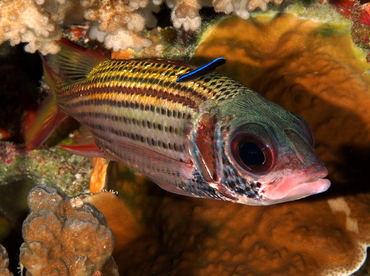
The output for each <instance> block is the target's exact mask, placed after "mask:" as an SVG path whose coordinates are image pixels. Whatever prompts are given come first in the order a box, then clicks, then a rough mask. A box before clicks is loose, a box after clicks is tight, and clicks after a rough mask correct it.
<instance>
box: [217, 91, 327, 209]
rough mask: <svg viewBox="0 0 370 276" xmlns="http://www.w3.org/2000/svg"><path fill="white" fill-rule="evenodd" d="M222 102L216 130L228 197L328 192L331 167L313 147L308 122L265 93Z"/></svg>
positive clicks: (246, 199) (268, 200)
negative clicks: (325, 163) (268, 98)
mask: <svg viewBox="0 0 370 276" xmlns="http://www.w3.org/2000/svg"><path fill="white" fill-rule="evenodd" d="M250 96H252V98H253V99H250V98H248V99H245V97H243V98H238V99H234V100H231V101H230V102H229V103H227V104H226V105H225V106H223V107H221V114H222V116H221V117H222V118H221V120H220V121H219V122H218V123H217V124H218V126H217V128H216V132H215V133H216V135H215V143H216V146H215V148H216V151H218V152H219V154H218V161H217V163H218V166H217V167H218V181H217V184H215V185H214V186H215V188H216V190H218V192H219V195H220V196H221V197H224V198H223V199H224V200H228V201H233V202H237V203H242V204H248V205H270V204H275V203H281V202H286V201H292V200H296V199H300V198H303V197H307V196H309V195H313V194H317V193H321V192H324V191H325V190H327V189H328V188H329V186H330V181H329V180H328V179H324V177H326V176H327V174H328V171H327V169H326V168H325V166H324V164H323V162H322V161H321V160H320V159H319V158H318V156H317V155H316V153H315V150H314V137H313V133H312V131H311V129H310V128H309V126H308V124H307V123H306V122H305V121H304V120H303V119H301V118H299V117H298V116H296V115H294V114H293V113H291V112H289V111H287V110H285V109H284V108H282V107H280V106H279V105H277V104H275V103H273V102H271V101H268V100H267V99H265V98H263V97H261V96H260V95H258V94H256V95H254V94H253V95H250Z"/></svg>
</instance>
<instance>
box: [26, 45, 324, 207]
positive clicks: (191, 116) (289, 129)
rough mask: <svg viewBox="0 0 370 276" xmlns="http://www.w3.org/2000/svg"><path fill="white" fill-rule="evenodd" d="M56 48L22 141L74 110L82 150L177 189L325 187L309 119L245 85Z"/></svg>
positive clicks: (249, 197) (268, 199) (280, 197)
mask: <svg viewBox="0 0 370 276" xmlns="http://www.w3.org/2000/svg"><path fill="white" fill-rule="evenodd" d="M61 48H62V50H61V52H60V53H58V54H57V55H54V56H51V57H50V58H49V59H48V61H47V62H46V63H44V68H45V76H46V80H47V82H48V83H49V85H50V87H51V90H52V96H51V97H52V99H51V100H50V101H49V103H47V104H45V106H46V107H45V108H43V109H44V110H41V112H40V119H39V120H38V121H37V123H36V124H35V127H34V128H32V129H31V131H30V134H29V135H28V139H27V146H28V148H30V149H32V148H35V147H37V146H39V144H41V143H42V142H43V141H44V140H45V139H46V137H47V135H48V134H49V133H50V132H51V131H52V130H53V129H54V128H55V125H56V124H58V123H59V122H60V121H61V120H63V119H64V118H65V117H66V116H72V117H73V118H75V119H76V120H78V121H79V122H80V123H81V124H82V125H83V126H85V127H86V128H88V129H89V131H90V132H91V134H92V137H93V140H94V144H95V145H96V146H97V150H90V149H89V150H87V151H85V152H83V150H81V151H80V153H82V154H84V155H88V156H95V155H99V156H104V157H105V158H108V159H110V160H115V161H118V162H120V163H123V164H125V165H127V166H128V167H130V168H131V169H133V170H136V171H138V172H140V173H143V174H144V175H146V176H147V177H149V178H150V179H151V180H153V181H154V182H155V183H157V184H158V185H159V186H161V187H162V188H164V189H166V190H168V191H170V192H173V193H177V194H182V195H187V196H193V197H202V198H213V199H219V200H226V201H231V202H236V203H242V204H248V205H269V204H274V203H279V202H284V201H290V200H295V199H298V198H302V197H306V196H308V195H311V194H315V193H320V192H323V191H325V190H326V189H327V188H328V187H329V186H330V182H329V180H327V179H323V178H324V177H325V176H326V175H327V170H326V168H325V167H324V165H323V163H322V162H321V161H320V160H319V159H318V157H317V156H316V154H315V151H314V144H313V143H314V142H313V136H312V132H311V130H310V129H309V127H308V126H307V124H306V123H305V122H304V121H303V120H302V119H300V118H298V117H297V116H296V115H294V114H292V113H290V112H289V111H287V110H285V109H283V108H282V107H280V106H278V105H277V104H275V103H273V102H271V101H269V100H267V99H265V98H263V97H262V96H261V95H259V94H257V93H256V92H254V91H252V90H250V89H249V88H247V87H246V86H244V85H242V84H241V83H239V82H237V81H234V80H232V79H231V78H228V77H226V76H224V75H221V74H219V73H217V72H213V73H208V74H205V75H202V74H200V75H199V73H198V75H199V76H197V77H196V79H193V78H194V77H192V78H191V80H189V81H183V82H177V81H176V80H178V79H179V78H180V77H181V76H184V75H185V76H186V75H188V74H189V73H190V74H189V75H192V74H191V72H192V71H194V67H193V66H191V65H187V64H183V63H179V62H175V61H168V60H155V59H142V60H109V59H106V58H104V57H102V56H99V55H98V54H96V53H94V52H91V51H89V50H86V49H83V48H82V47H80V46H76V45H74V44H72V43H71V42H68V41H66V40H62V41H61ZM37 124H39V125H40V124H41V125H42V127H40V126H37ZM82 148H83V147H78V149H82ZM70 149H71V148H70ZM72 151H74V152H78V150H77V148H76V150H72Z"/></svg>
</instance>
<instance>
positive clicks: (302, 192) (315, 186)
mask: <svg viewBox="0 0 370 276" xmlns="http://www.w3.org/2000/svg"><path fill="white" fill-rule="evenodd" d="M307 171H309V170H307ZM307 171H306V172H300V173H296V174H292V175H290V176H289V177H284V178H282V179H281V180H280V181H279V182H278V183H274V185H273V186H272V187H267V188H266V190H265V191H264V200H265V202H266V205H269V204H275V203H279V202H286V201H292V200H296V199H300V198H304V197H307V196H310V195H314V194H318V193H322V192H325V191H326V190H327V189H328V188H329V187H330V180H328V179H325V178H324V177H326V176H327V175H328V171H327V169H326V168H322V169H321V170H320V171H318V172H317V171H316V172H315V173H312V172H311V173H309V172H307Z"/></svg>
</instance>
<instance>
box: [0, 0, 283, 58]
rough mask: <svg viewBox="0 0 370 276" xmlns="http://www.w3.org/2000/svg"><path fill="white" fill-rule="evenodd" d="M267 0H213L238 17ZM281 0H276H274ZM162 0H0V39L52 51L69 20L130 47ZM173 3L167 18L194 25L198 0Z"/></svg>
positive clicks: (111, 44)
mask: <svg viewBox="0 0 370 276" xmlns="http://www.w3.org/2000/svg"><path fill="white" fill-rule="evenodd" d="M268 2H270V0H215V1H214V2H213V6H214V7H215V10H216V11H217V12H225V13H231V12H234V13H236V14H237V15H239V16H240V17H242V18H248V17H249V11H252V10H254V9H256V8H260V9H262V10H266V7H267V6H266V4H267V3H268ZM273 2H274V3H275V4H280V3H281V0H273ZM161 3H162V1H161V0H159V1H158V0H153V1H150V0H130V1H123V0H103V1H98V0H80V1H79V0H48V1H45V0H27V1H23V0H2V1H0V44H1V43H3V42H5V41H8V40H9V41H10V43H11V44H12V45H15V44H19V43H21V42H26V43H28V44H27V46H26V48H25V49H26V51H28V52H31V53H32V52H35V51H36V50H39V51H41V53H42V54H48V53H56V52H57V51H59V46H58V45H57V44H56V42H55V41H56V40H58V39H60V38H61V36H62V28H63V27H64V26H68V25H71V24H80V23H84V22H85V23H88V24H90V25H91V30H90V33H89V36H90V38H92V39H97V40H99V41H101V42H104V45H105V47H106V48H108V49H113V50H114V51H118V50H125V49H126V48H132V49H134V50H141V49H143V48H145V47H149V46H150V45H151V44H152V42H151V41H150V40H149V39H148V38H146V37H145V36H144V35H143V34H142V31H143V30H144V28H145V27H154V26H155V24H156V20H155V18H154V16H153V12H155V11H158V10H159V5H160V4H161ZM166 3H167V4H168V6H169V7H170V8H171V9H172V16H171V18H172V21H173V24H174V26H175V27H176V28H180V27H183V28H184V29H185V30H193V31H194V30H196V29H198V28H199V27H200V24H201V17H200V15H199V9H200V8H201V7H202V4H203V5H205V6H207V4H205V3H201V2H200V1H199V0H186V1H183V0H167V1H166Z"/></svg>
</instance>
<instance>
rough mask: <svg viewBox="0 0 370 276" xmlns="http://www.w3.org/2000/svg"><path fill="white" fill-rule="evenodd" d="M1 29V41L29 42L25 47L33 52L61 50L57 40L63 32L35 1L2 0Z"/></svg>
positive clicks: (13, 42) (12, 42)
mask: <svg viewBox="0 0 370 276" xmlns="http://www.w3.org/2000/svg"><path fill="white" fill-rule="evenodd" d="M0 30H1V32H0V43H3V42H4V41H7V40H9V41H10V43H11V44H12V45H15V44H19V43H20V42H28V45H27V46H26V48H25V49H26V51H28V52H31V53H33V52H35V51H36V50H40V51H41V52H42V53H43V54H46V53H56V52H58V51H59V46H58V45H57V44H56V43H55V40H58V39H60V38H61V36H62V32H61V30H60V28H58V27H57V26H56V22H53V20H52V19H51V18H50V16H48V14H47V13H45V12H43V11H42V8H41V6H40V5H38V4H37V3H36V2H35V1H32V0H29V1H12V0H3V1H1V2H0Z"/></svg>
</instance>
